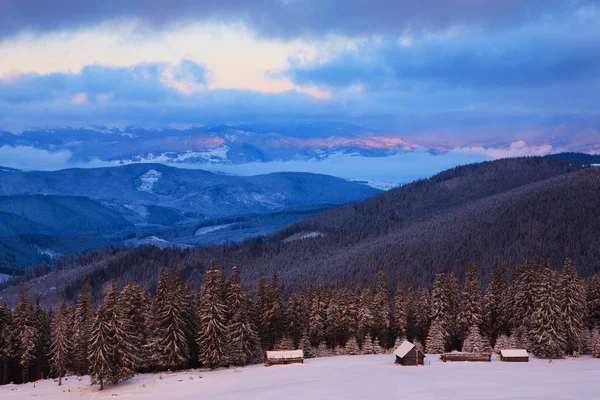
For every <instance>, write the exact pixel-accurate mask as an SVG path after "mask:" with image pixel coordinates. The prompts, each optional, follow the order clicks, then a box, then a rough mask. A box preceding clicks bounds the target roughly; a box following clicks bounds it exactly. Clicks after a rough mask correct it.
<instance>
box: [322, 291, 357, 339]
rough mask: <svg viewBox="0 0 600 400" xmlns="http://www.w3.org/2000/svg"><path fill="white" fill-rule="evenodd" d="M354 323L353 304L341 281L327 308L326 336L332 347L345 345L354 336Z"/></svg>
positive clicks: (354, 311) (354, 312)
mask: <svg viewBox="0 0 600 400" xmlns="http://www.w3.org/2000/svg"><path fill="white" fill-rule="evenodd" d="M355 321H356V310H355V308H354V302H353V301H352V299H351V296H350V292H349V290H348V288H347V287H346V284H345V282H344V281H343V280H342V282H341V283H340V285H339V287H338V288H337V289H335V290H334V291H333V294H332V297H331V300H330V301H329V307H328V308H327V335H328V337H329V341H330V343H331V345H332V346H334V347H337V346H338V345H343V344H345V343H346V341H347V340H348V338H349V337H350V336H351V335H352V334H354V329H355V325H356V323H355Z"/></svg>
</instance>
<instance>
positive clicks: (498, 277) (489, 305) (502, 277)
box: [484, 259, 508, 343]
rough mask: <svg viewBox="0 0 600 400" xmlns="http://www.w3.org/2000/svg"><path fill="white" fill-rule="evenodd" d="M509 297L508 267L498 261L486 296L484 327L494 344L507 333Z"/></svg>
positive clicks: (493, 269) (493, 268)
mask: <svg viewBox="0 0 600 400" xmlns="http://www.w3.org/2000/svg"><path fill="white" fill-rule="evenodd" d="M507 295H508V282H507V279H506V266H505V265H504V264H502V263H501V262H500V260H499V259H496V260H495V261H494V265H493V266H492V279H491V280H490V283H489V285H488V287H487V290H486V291H485V295H484V325H485V327H486V331H487V334H488V335H489V337H490V339H491V341H492V343H495V342H496V339H497V338H498V336H499V335H500V334H502V333H506V332H507V324H506V322H507V315H506V313H505V304H506V301H507V299H506V297H507Z"/></svg>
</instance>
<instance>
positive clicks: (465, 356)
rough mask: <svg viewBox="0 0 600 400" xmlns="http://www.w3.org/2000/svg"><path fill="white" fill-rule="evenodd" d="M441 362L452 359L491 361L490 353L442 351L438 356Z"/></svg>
mask: <svg viewBox="0 0 600 400" xmlns="http://www.w3.org/2000/svg"><path fill="white" fill-rule="evenodd" d="M440 360H442V361H443V362H449V361H450V362H454V361H477V362H490V361H492V353H459V352H456V353H444V354H442V355H441V356H440Z"/></svg>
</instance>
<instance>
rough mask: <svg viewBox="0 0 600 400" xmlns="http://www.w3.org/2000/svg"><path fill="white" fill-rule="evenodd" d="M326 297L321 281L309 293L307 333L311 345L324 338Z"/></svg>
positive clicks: (315, 344)
mask: <svg viewBox="0 0 600 400" xmlns="http://www.w3.org/2000/svg"><path fill="white" fill-rule="evenodd" d="M327 305H328V304H327V297H326V294H325V288H324V287H323V285H322V284H321V283H318V284H317V286H316V287H315V288H314V290H313V291H312V293H311V299H310V313H309V316H308V335H309V339H310V342H311V344H312V345H313V346H315V347H317V346H318V345H319V344H320V343H321V342H322V341H323V340H324V338H325V321H326V319H327Z"/></svg>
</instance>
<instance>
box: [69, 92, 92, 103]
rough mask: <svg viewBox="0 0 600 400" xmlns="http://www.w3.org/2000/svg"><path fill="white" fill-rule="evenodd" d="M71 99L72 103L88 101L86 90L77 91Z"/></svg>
mask: <svg viewBox="0 0 600 400" xmlns="http://www.w3.org/2000/svg"><path fill="white" fill-rule="evenodd" d="M71 101H72V102H73V103H74V104H86V103H87V101H88V96H87V93H86V92H78V93H75V94H74V95H73V97H72V98H71Z"/></svg>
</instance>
